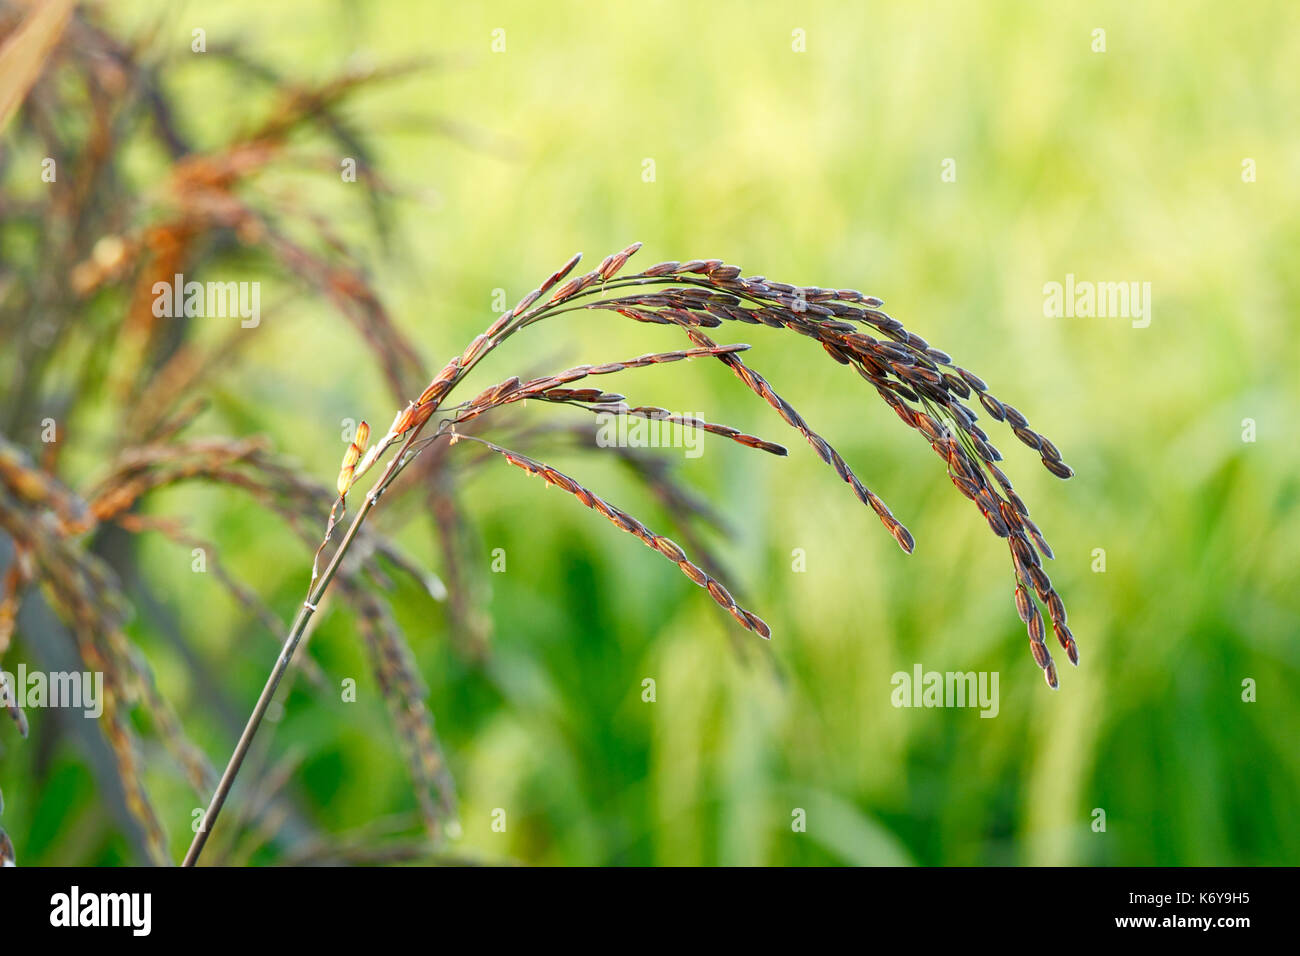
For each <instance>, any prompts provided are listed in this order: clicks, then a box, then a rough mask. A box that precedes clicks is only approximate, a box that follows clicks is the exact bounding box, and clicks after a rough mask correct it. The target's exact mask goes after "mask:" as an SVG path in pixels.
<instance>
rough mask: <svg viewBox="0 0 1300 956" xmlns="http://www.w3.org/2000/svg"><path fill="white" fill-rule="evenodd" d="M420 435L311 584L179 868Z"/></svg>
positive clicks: (200, 843) (215, 811)
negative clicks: (353, 548)
mask: <svg viewBox="0 0 1300 956" xmlns="http://www.w3.org/2000/svg"><path fill="white" fill-rule="evenodd" d="M419 432H420V427H417V428H415V429H413V430H412V432H411V435H410V437H409V438H408V439H407V442H406V445H405V446H404V447H403V453H402V454H399V455H398V456H397V457H396V458H394V459H393V460H392V461H391V462H389V465H388V468H387V469H386V470H385V471H384V474H383V475H382V476H381V477H380V479H379V480H378V481H377V482H375V486H374V488H372V489H371V491H370V493H369V494H367V495H366V497H365V500H364V501H363V502H362V503H361V507H360V508H358V509H357V513H356V514H355V515H354V516H353V518H352V523H351V524H350V525H348V529H347V531H346V532H345V533H344V535H343V540H342V541H340V542H339V546H338V548H337V549H335V551H334V555H333V557H332V558H330V561H329V563H328V564H327V565H326V566H325V569H324V570H323V571H322V572H321V573H320V575H319V577H317V578H316V580H315V581H314V582H313V583H312V587H311V589H310V591H309V592H308V595H307V599H306V600H305V601H304V602H303V605H302V607H301V608H300V609H299V611H298V616H297V618H295V619H294V622H293V626H292V627H290V628H289V635H288V637H286V638H285V640H284V646H283V647H282V648H281V649H280V656H279V657H278V658H276V661H275V666H274V667H272V668H271V673H270V675H269V676H268V677H267V678H266V685H265V686H264V687H263V688H262V693H261V695H260V696H259V697H258V698H257V703H256V704H255V705H254V706H253V712H252V713H251V714H250V715H249V717H248V723H246V724H245V725H244V731H243V733H241V734H240V735H239V742H238V743H237V744H235V750H234V752H233V753H232V754H231V755H230V760H229V761H228V762H227V763H226V769H225V770H224V771H223V772H222V774H221V779H220V780H219V781H218V782H217V789H216V790H215V791H214V792H213V794H212V801H211V802H210V803H209V804H208V809H207V810H206V811H205V812H204V814H203V824H202V825H201V826H200V827H199V830H198V832H197V833H195V834H194V839H193V840H192V841H191V842H190V848H189V850H188V851H186V853H185V859H184V861H183V862H182V863H181V865H182V866H194V865H195V864H196V863H197V862H198V859H199V854H201V853H202V852H203V847H204V846H205V845H206V844H207V842H208V836H209V835H210V834H211V833H212V828H213V826H214V825H215V824H216V822H217V817H218V816H220V814H221V808H222V807H223V806H224V805H225V802H226V797H227V796H229V794H230V788H231V787H233V786H234V784H235V777H236V776H238V775H239V769H240V767H241V766H243V763H244V757H246V756H247V755H248V750H249V748H250V747H251V746H252V745H253V738H254V737H256V736H257V731H258V728H259V727H261V725H262V720H263V718H265V717H266V711H267V709H268V708H269V707H270V706H271V701H272V699H274V697H275V692H276V689H277V688H278V687H279V686H280V681H281V679H282V678H283V677H284V675H285V673H286V672H287V671H288V670H289V665H290V664H291V663H293V655H294V653H295V652H296V651H297V650H298V644H299V643H300V642H301V641H302V636H303V634H304V633H306V630H307V624H308V623H309V622H310V621H311V619H312V615H314V614H315V613H316V609H317V608H318V607H319V606H320V602H321V600H322V599H323V598H324V597H325V591H326V590H327V589H328V588H329V586H330V582H331V581H333V580H334V575H335V574H337V573H338V569H339V567H340V566H341V565H342V564H343V559H344V558H345V557H346V556H347V553H348V549H349V548H350V547H351V546H352V542H353V541H355V540H356V537H357V533H358V532H359V531H360V530H361V525H362V523H363V522H365V520H366V515H367V514H369V513H370V509H371V508H373V507H374V506H375V502H377V501H378V500H379V496H380V495H381V494H383V492H384V490H385V489H386V488H387V486H388V484H389V483H390V482H391V481H392V480H393V478H395V477H397V473H398V472H399V471H401V469H402V466H403V465H404V464H405V463H406V460H407V459H406V455H405V451H406V448H408V447H409V446H410V444H411V443H412V442H414V440H415V439H416V437H417V436H418V435H419Z"/></svg>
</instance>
